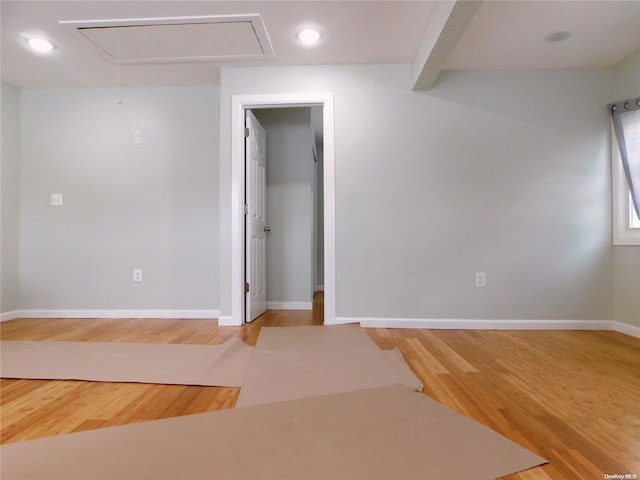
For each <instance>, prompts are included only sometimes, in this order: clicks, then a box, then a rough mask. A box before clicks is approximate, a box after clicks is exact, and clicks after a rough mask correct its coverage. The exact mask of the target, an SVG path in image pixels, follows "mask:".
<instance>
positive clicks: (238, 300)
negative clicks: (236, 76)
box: [231, 93, 336, 325]
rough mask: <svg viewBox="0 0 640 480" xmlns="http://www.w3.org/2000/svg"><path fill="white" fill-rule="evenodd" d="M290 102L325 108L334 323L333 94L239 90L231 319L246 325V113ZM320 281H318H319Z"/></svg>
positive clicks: (235, 99) (326, 227)
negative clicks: (243, 92) (258, 93)
mask: <svg viewBox="0 0 640 480" xmlns="http://www.w3.org/2000/svg"><path fill="white" fill-rule="evenodd" d="M286 107H320V108H321V111H322V125H323V136H322V150H323V165H322V180H323V182H322V210H323V222H322V230H323V232H322V243H323V252H324V258H323V265H322V267H323V273H324V275H323V281H324V285H323V286H324V324H333V323H335V320H336V310H335V171H334V118H333V114H334V110H333V94H332V93H308V94H274V95H234V96H232V112H231V115H232V125H231V135H232V141H231V157H232V158H231V194H232V198H231V208H232V217H231V234H232V239H231V240H232V243H231V282H232V289H231V296H232V298H231V321H232V324H234V325H242V324H243V323H244V322H245V318H246V311H247V305H246V301H245V300H246V293H245V288H246V285H245V275H246V259H245V242H246V238H245V221H244V219H245V213H244V212H245V205H246V203H245V175H246V163H245V155H244V151H245V136H244V132H245V117H246V112H247V111H248V110H257V109H265V108H271V109H273V108H286ZM314 286H315V285H314Z"/></svg>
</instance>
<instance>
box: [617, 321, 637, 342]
mask: <svg viewBox="0 0 640 480" xmlns="http://www.w3.org/2000/svg"><path fill="white" fill-rule="evenodd" d="M613 330H615V331H616V332H620V333H624V334H625V335H630V336H632V337H636V338H640V327H637V326H635V325H629V324H628V323H622V322H613Z"/></svg>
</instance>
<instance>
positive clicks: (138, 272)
mask: <svg viewBox="0 0 640 480" xmlns="http://www.w3.org/2000/svg"><path fill="white" fill-rule="evenodd" d="M133 281H134V282H141V281H142V269H140V268H136V269H134V270H133Z"/></svg>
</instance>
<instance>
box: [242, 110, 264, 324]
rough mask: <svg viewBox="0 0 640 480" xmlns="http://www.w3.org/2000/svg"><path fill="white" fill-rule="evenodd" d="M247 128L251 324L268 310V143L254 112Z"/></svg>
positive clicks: (248, 315) (247, 296)
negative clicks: (266, 213)
mask: <svg viewBox="0 0 640 480" xmlns="http://www.w3.org/2000/svg"><path fill="white" fill-rule="evenodd" d="M245 125H246V128H247V129H248V132H249V135H248V137H246V139H245V161H246V170H245V171H246V185H245V205H247V208H246V209H245V212H246V215H245V282H246V283H245V287H247V285H248V287H247V288H245V292H246V293H245V305H246V306H245V321H247V322H252V321H253V320H255V319H256V318H257V317H258V316H260V315H262V314H263V313H264V312H265V311H266V310H267V241H266V230H267V225H266V218H265V217H266V215H265V212H266V186H267V151H266V146H267V142H266V133H265V130H264V127H263V126H262V125H260V122H258V119H257V118H256V117H255V116H254V115H253V112H251V110H247V111H246V117H245ZM247 290H248V291H247Z"/></svg>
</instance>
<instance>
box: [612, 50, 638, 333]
mask: <svg viewBox="0 0 640 480" xmlns="http://www.w3.org/2000/svg"><path fill="white" fill-rule="evenodd" d="M637 96H640V50H638V51H637V52H636V53H635V54H633V55H631V56H629V57H627V58H626V59H624V60H623V61H622V62H620V63H619V64H617V65H616V66H615V68H614V69H613V92H612V96H611V101H612V102H616V101H620V100H626V99H630V98H635V97H637ZM613 260H614V263H613V272H614V302H613V305H614V319H615V320H617V321H619V322H624V323H629V324H631V325H635V326H638V327H640V295H639V294H638V293H639V292H640V246H620V247H613Z"/></svg>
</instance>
